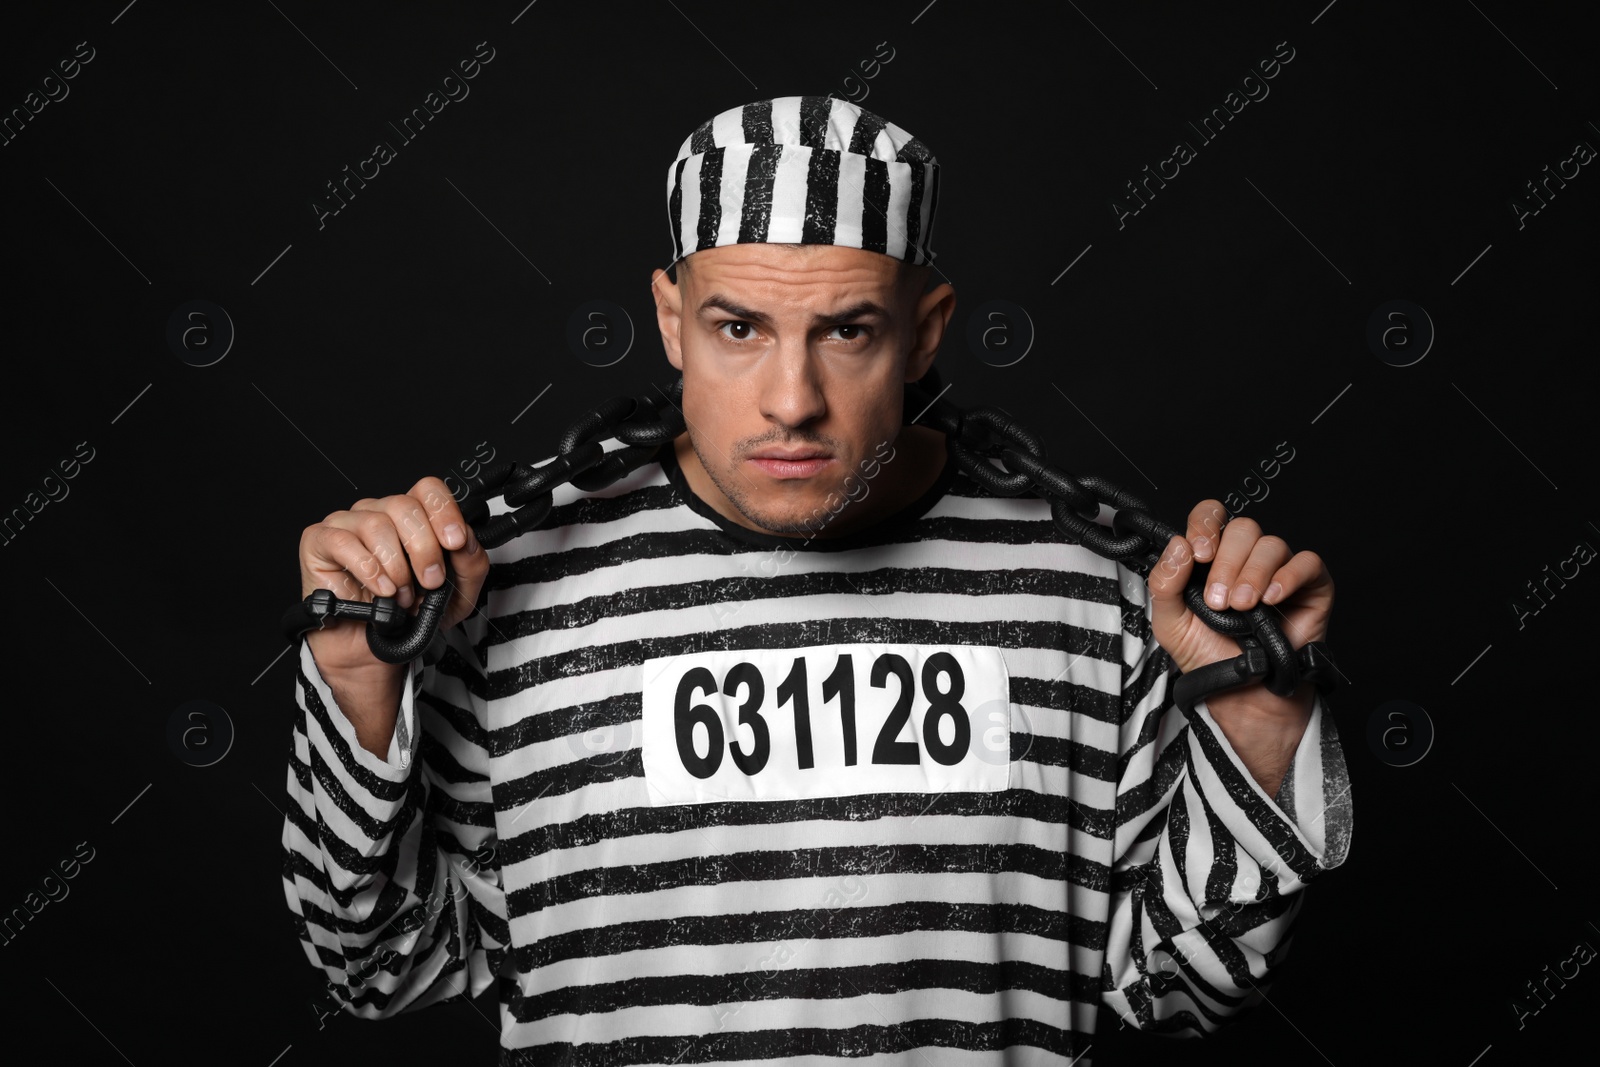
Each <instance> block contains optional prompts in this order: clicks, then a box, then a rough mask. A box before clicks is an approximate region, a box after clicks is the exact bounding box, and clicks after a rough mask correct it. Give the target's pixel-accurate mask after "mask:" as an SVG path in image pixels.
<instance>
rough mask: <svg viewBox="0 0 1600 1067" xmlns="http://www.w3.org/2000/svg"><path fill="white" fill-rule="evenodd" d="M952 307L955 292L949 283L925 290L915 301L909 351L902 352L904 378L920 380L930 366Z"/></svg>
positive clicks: (947, 323)
mask: <svg viewBox="0 0 1600 1067" xmlns="http://www.w3.org/2000/svg"><path fill="white" fill-rule="evenodd" d="M955 310H956V291H955V288H954V287H953V286H951V285H950V283H949V282H945V283H943V284H941V285H937V286H935V287H934V288H932V289H930V290H928V291H927V292H926V293H924V294H922V297H921V299H919V300H918V301H917V309H916V311H915V312H914V313H913V315H912V325H911V350H910V352H908V353H907V354H906V381H908V382H915V381H918V380H920V379H921V378H922V376H923V375H924V374H927V373H928V368H929V367H931V366H933V357H934V356H936V355H938V354H939V342H940V341H942V340H943V339H944V331H945V327H947V326H948V325H949V324H950V316H951V315H953V314H955Z"/></svg>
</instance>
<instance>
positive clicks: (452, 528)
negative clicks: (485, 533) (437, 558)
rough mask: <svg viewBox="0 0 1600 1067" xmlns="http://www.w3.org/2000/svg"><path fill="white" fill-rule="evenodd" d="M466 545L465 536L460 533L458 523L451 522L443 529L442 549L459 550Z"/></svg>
mask: <svg viewBox="0 0 1600 1067" xmlns="http://www.w3.org/2000/svg"><path fill="white" fill-rule="evenodd" d="M465 543H466V535H465V534H463V533H462V532H461V526H460V524H459V523H454V522H452V523H451V524H450V525H448V526H446V527H445V528H444V547H446V548H460V547H461V546H462V545H463V544H465Z"/></svg>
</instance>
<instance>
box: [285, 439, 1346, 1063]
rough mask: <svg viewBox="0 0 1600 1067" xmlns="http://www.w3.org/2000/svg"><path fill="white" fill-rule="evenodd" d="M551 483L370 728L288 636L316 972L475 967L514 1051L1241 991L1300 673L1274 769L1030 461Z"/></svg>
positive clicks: (382, 1000) (990, 1033)
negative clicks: (889, 499)
mask: <svg viewBox="0 0 1600 1067" xmlns="http://www.w3.org/2000/svg"><path fill="white" fill-rule="evenodd" d="M609 444H612V445H614V444H615V442H609ZM890 459H892V456H890V457H886V458H885V461H886V462H887V461H888V460H890ZM869 485H870V483H869ZM869 491H870V489H869ZM555 505H556V506H555V507H554V508H553V510H552V511H551V514H550V516H549V518H548V519H547V520H546V521H545V523H544V524H543V525H542V526H541V527H540V528H539V529H536V530H533V531H530V532H528V533H526V534H524V535H522V536H520V537H518V538H516V539H515V540H513V541H510V542H508V543H507V544H505V545H504V546H501V547H500V548H497V549H493V550H491V559H492V561H493V564H494V566H493V569H492V570H491V572H490V578H489V582H488V585H487V587H486V592H485V599H484V600H481V601H480V606H481V607H482V608H483V610H481V611H479V612H478V613H476V614H474V615H473V616H472V617H471V618H469V619H468V620H467V621H466V622H464V623H463V624H462V625H461V626H458V627H456V628H455V629H453V630H451V631H450V632H449V635H448V648H447V650H446V651H445V652H444V654H443V655H442V657H440V658H439V659H438V660H437V661H436V662H433V663H426V662H424V661H423V660H421V659H419V660H416V661H413V662H412V664H411V665H410V667H409V668H408V671H409V673H408V683H407V685H406V687H405V695H404V696H403V698H402V700H401V707H400V716H399V719H398V722H397V725H396V730H395V735H394V738H393V740H392V742H391V744H390V747H389V751H388V758H387V759H379V758H378V757H376V756H374V755H373V754H371V753H369V752H367V751H365V750H364V749H362V748H360V746H359V745H358V744H357V743H356V741H355V735H354V731H353V730H352V728H351V726H350V725H349V723H348V722H347V720H346V719H345V718H344V716H343V714H342V713H341V712H340V711H339V710H338V707H337V705H336V704H335V702H334V699H333V696H332V694H331V692H330V690H329V689H328V687H327V685H326V684H325V682H324V681H323V679H322V678H321V676H320V675H319V673H318V671H317V669H316V664H315V661H314V660H313V658H312V657H311V655H310V652H309V651H308V649H307V648H306V646H304V645H303V644H302V646H301V649H300V660H299V672H298V675H297V681H296V694H295V695H296V702H297V704H298V705H299V707H300V708H301V710H302V715H301V716H299V718H298V721H297V724H296V726H295V729H294V735H293V755H292V758H291V760H290V765H289V774H288V789H289V794H290V798H291V801H292V802H291V804H290V805H289V809H288V810H289V815H288V818H287V820H286V822H285V825H284V833H283V846H284V864H283V881H284V889H285V892H286V894H287V897H288V903H289V907H290V910H291V911H292V912H293V913H294V916H295V923H296V926H297V928H298V931H299V934H300V937H301V939H302V941H303V944H304V947H305V950H306V953H307V955H308V957H309V958H310V960H311V962H312V963H313V964H314V965H315V966H317V967H319V968H321V969H322V970H323V971H324V972H325V973H326V975H327V978H328V981H329V983H330V985H329V994H330V998H333V999H330V1001H329V1003H330V1006H331V1005H332V1004H333V1003H334V1002H335V1000H336V1001H337V1002H338V1003H339V1004H342V1005H343V1007H344V1009H345V1010H348V1011H350V1012H352V1013H354V1014H356V1015H359V1016H362V1017H367V1018H378V1017H383V1016H387V1015H392V1014H394V1013H396V1012H399V1011H403V1010H407V1009H410V1008H416V1007H420V1006H423V1005H426V1004H430V1003H433V1002H435V1001H439V1000H444V999H447V998H449V997H452V996H456V995H460V994H461V993H463V992H465V991H467V990H469V989H470V991H471V993H472V994H473V995H476V994H478V993H480V992H482V991H483V990H484V989H485V988H487V986H488V985H489V983H490V982H491V981H492V980H494V979H495V978H496V977H498V979H499V997H500V1005H501V1007H500V1015H501V1024H502V1038H501V1043H502V1046H503V1049H504V1051H503V1053H502V1063H509V1064H535V1063H539V1064H544V1063H573V1064H607V1065H611V1064H669V1063H677V1064H687V1063H703V1062H717V1063H728V1062H739V1063H743V1062H756V1061H762V1062H771V1061H781V1062H785V1063H796V1064H824V1063H843V1062H844V1061H845V1060H849V1061H850V1062H851V1063H870V1064H888V1063H912V1062H915V1063H918V1064H924V1063H926V1064H931V1065H935V1067H945V1065H954V1064H980V1065H981V1064H1067V1063H1069V1062H1072V1061H1073V1059H1074V1057H1075V1056H1079V1055H1081V1054H1083V1053H1084V1052H1085V1051H1086V1050H1087V1048H1088V1046H1089V1044H1090V1043H1091V1042H1092V1040H1093V1036H1094V1030H1095V1022H1096V1016H1097V1012H1098V1010H1099V1007H1100V1005H1101V1004H1102V1003H1104V1004H1107V1005H1110V1007H1111V1008H1112V1009H1113V1010H1114V1011H1116V1012H1117V1013H1118V1014H1119V1015H1120V1016H1121V1017H1123V1018H1124V1019H1125V1020H1126V1021H1128V1022H1129V1023H1130V1024H1132V1025H1136V1026H1138V1027H1141V1028H1144V1029H1151V1030H1164V1031H1172V1032H1175V1033H1180V1034H1182V1033H1189V1034H1193V1033H1203V1032H1209V1031H1211V1030H1213V1029H1215V1028H1216V1027H1217V1026H1218V1025H1220V1024H1221V1023H1223V1022H1224V1021H1226V1019H1227V1018H1228V1017H1229V1016H1232V1015H1234V1014H1235V1013H1237V1012H1239V1011H1240V1010H1241V1009H1243V1008H1245V1007H1247V1006H1248V1005H1250V1004H1252V1003H1254V1002H1255V1001H1257V1000H1259V999H1260V993H1259V991H1258V990H1259V988H1260V987H1261V986H1262V984H1263V980H1264V977H1265V976H1266V974H1267V971H1268V969H1269V962H1271V963H1276V962H1277V961H1279V960H1281V959H1282V957H1283V954H1284V951H1285V948H1286V946H1287V944H1288V940H1289V937H1290V931H1291V927H1292V924H1293V922H1294V919H1295V916H1296V915H1297V914H1298V911H1299V906H1300V903H1301V902H1302V900H1303V899H1304V898H1303V896H1302V895H1301V893H1300V890H1301V889H1302V887H1303V884H1304V882H1305V881H1306V880H1308V879H1309V878H1310V877H1311V876H1313V875H1314V874H1316V873H1318V872H1319V871H1321V870H1323V869H1326V868H1329V867H1333V866H1337V865H1338V864H1339V863H1341V862H1343V860H1344V857H1345V854H1346V852H1347V850H1348V847H1349V839H1350V826H1351V824H1350V812H1351V807H1350V796H1349V784H1348V778H1347V776H1346V767H1345V762H1344V757H1343V755H1342V752H1341V750H1340V745H1339V741H1338V737H1337V734H1336V732H1335V730H1334V724H1333V719H1332V716H1331V715H1330V714H1329V713H1328V712H1327V710H1326V707H1325V705H1324V704H1323V702H1322V699H1321V697H1320V696H1319V697H1318V699H1317V702H1316V704H1315V706H1314V710H1313V715H1312V719H1311V724H1310V727H1309V728H1308V730H1307V731H1306V734H1305V736H1304V738H1303V740H1302V741H1301V743H1300V746H1299V748H1298V750H1297V752H1296V754H1295V757H1294V760H1293V764H1292V767H1291V769H1290V771H1289V774H1288V776H1287V778H1286V779H1285V781H1284V784H1283V786H1282V788H1281V789H1280V791H1279V793H1278V795H1277V797H1276V798H1269V797H1268V796H1267V795H1266V794H1265V793H1264V792H1263V791H1262V790H1261V788H1260V787H1259V785H1257V783H1256V782H1255V781H1254V779H1253V778H1251V776H1250V775H1249V773H1248V772H1247V771H1246V769H1245V768H1244V765H1243V764H1242V763H1241V762H1240V760H1239V759H1238V757H1237V755H1236V754H1235V753H1234V752H1233V750H1232V749H1231V748H1230V747H1229V745H1228V742H1227V741H1226V739H1225V738H1224V736H1223V735H1222V733H1221V732H1220V730H1219V729H1218V728H1217V726H1216V724H1215V722H1214V720H1213V719H1212V718H1211V716H1210V713H1209V711H1208V710H1206V709H1205V705H1204V702H1200V703H1198V704H1197V705H1196V711H1195V714H1194V715H1193V716H1192V717H1185V716H1184V715H1183V713H1182V712H1181V711H1180V710H1179V709H1177V708H1176V707H1175V706H1174V705H1173V704H1172V703H1171V700H1170V697H1169V680H1170V678H1171V677H1173V674H1172V670H1171V660H1170V658H1169V657H1168V656H1167V655H1166V654H1165V652H1164V651H1162V650H1161V648H1160V646H1159V645H1158V644H1156V643H1155V641H1154V639H1153V637H1152V636H1151V628H1150V614H1149V600H1148V590H1147V588H1146V585H1145V582H1144V579H1143V578H1141V577H1139V576H1138V575H1137V574H1135V573H1134V572H1132V571H1130V570H1128V569H1127V568H1126V567H1124V566H1122V565H1120V564H1115V563H1112V562H1110V561H1108V560H1105V559H1103V558H1101V557H1099V556H1097V555H1095V554H1094V553H1092V552H1090V551H1089V550H1087V549H1085V548H1083V547H1081V546H1079V545H1074V544H1067V543H1064V542H1063V541H1062V540H1061V538H1060V535H1059V534H1058V533H1057V532H1056V530H1055V527H1054V526H1053V524H1052V523H1051V521H1050V518H1049V510H1048V506H1047V504H1046V503H1045V502H1044V501H1042V500H1040V499H1037V498H1033V497H1022V498H1010V499H1005V498H997V497H994V496H993V495H992V494H990V493H988V492H987V491H986V490H984V489H983V488H982V487H981V486H979V485H978V484H977V483H975V482H973V481H972V480H970V479H969V478H968V477H967V476H966V475H965V474H964V473H962V472H961V471H960V470H959V469H958V468H957V466H956V465H955V464H954V463H947V464H946V469H945V471H944V472H943V474H942V475H941V477H940V480H939V481H938V482H937V483H936V484H935V485H934V486H932V487H931V488H930V489H929V491H928V492H927V493H926V494H925V495H924V496H923V497H922V498H921V499H919V500H918V501H916V502H914V503H913V504H912V505H910V506H908V507H907V508H905V509H904V510H902V511H901V512H899V513H897V514H896V515H895V516H893V517H891V518H890V519H889V520H886V521H884V522H882V523H879V524H877V525H875V526H873V527H871V528H870V529H866V530H861V531H857V532H855V533H852V534H850V535H848V536H847V537H844V538H837V539H835V538H826V539H817V540H813V541H809V542H807V543H805V544H804V545H803V547H801V548H799V549H798V550H794V549H793V547H792V546H794V545H796V544H798V543H800V541H803V539H794V538H789V539H778V538H773V537H769V536H766V535H762V534H758V533H755V532H753V531H750V530H746V529H744V528H742V527H738V526H736V525H734V524H732V523H731V522H729V521H727V520H726V519H723V518H722V517H720V516H718V515H716V513H715V512H714V511H712V510H711V509H710V507H709V506H708V505H706V504H705V503H704V502H703V501H701V500H700V499H699V498H697V497H695V496H694V495H693V494H692V493H691V492H690V491H689V489H688V487H687V484H686V483H685V482H684V480H683V475H682V471H681V470H680V469H679V468H678V466H677V464H676V462H675V460H674V458H673V457H672V455H671V449H670V448H668V449H663V454H662V455H661V457H660V459H659V461H658V462H652V463H649V464H647V465H645V466H643V467H641V468H640V469H638V470H637V471H635V472H634V473H632V474H630V475H629V476H627V477H626V478H624V479H623V480H621V481H619V482H617V483H616V484H614V485H612V486H610V487H608V488H606V489H604V490H601V491H599V492H595V493H585V492H580V491H579V490H577V489H575V488H573V487H572V486H570V485H564V486H561V487H560V488H558V489H557V490H556V494H555ZM504 510H505V506H504V503H503V501H495V502H494V504H493V507H492V511H493V512H494V513H495V514H499V513H501V512H503V511H504ZM1107 514H1108V512H1107V511H1106V510H1105V509H1103V510H1102V518H1104V517H1105V516H1106V515H1107ZM777 546H788V547H783V548H780V547H777ZM852 657H854V658H852ZM941 657H942V658H941ZM801 659H805V660H806V663H807V665H808V668H809V669H810V670H812V673H811V674H810V675H809V682H807V680H806V677H807V676H806V675H804V674H798V671H799V668H798V667H791V666H789V665H790V664H798V662H799V661H800V660H801ZM735 660H738V661H741V662H740V663H738V664H736V665H733V666H729V664H732V663H733V661H735ZM869 660H870V674H871V677H870V678H869ZM916 662H920V663H921V665H922V670H921V673H920V676H918V673H917V671H916V670H914V669H906V670H901V667H902V665H904V664H908V663H916ZM846 663H854V664H855V666H854V667H853V668H851V669H850V670H844V669H843V668H841V667H840V666H839V665H840V664H846ZM697 665H698V666H697ZM963 665H964V666H963ZM830 669H831V670H832V671H833V673H832V674H830V675H829V676H828V678H827V680H826V681H824V680H823V678H822V675H823V673H824V672H825V671H827V670H830ZM785 670H788V671H789V676H788V677H787V678H780V676H779V675H780V672H782V671H785ZM852 671H853V674H852ZM697 672H699V673H697ZM963 672H964V673H963ZM797 674H798V677H799V680H800V683H801V684H799V685H795V684H792V683H794V682H795V678H796V676H797ZM957 674H961V676H962V680H963V681H964V686H965V687H964V688H963V685H961V684H957V678H956V676H957ZM846 675H849V676H850V677H849V678H847V677H845V676H846ZM891 676H893V677H891ZM850 678H853V679H854V681H853V682H852V681H851V680H850ZM847 682H848V683H849V684H850V685H851V686H853V687H854V688H853V690H852V693H853V696H852V700H853V704H852V705H851V707H850V709H849V712H850V713H849V716H848V717H847V716H846V701H845V696H846V694H845V689H846V688H847V686H846V683H847ZM830 684H831V685H832V686H833V688H832V690H831V691H830V689H829V685H830ZM785 685H787V686H788V688H787V689H785ZM897 691H898V692H900V693H902V695H903V694H904V693H912V694H913V698H912V699H911V700H910V701H909V703H907V702H906V701H904V700H902V698H901V697H900V696H896V695H895V694H896V693H897ZM686 692H687V694H688V695H687V696H685V693H686ZM997 694H998V696H997ZM985 696H987V697H988V699H987V700H986V701H985V700H980V698H983V697H985ZM902 703H906V706H907V707H908V708H911V709H912V710H911V711H906V712H904V714H903V715H902V717H901V719H900V723H901V724H902V725H903V726H904V727H905V728H904V729H901V730H900V731H899V733H898V734H896V733H895V730H894V728H893V727H894V723H892V722H891V719H892V718H893V715H894V714H895V712H896V710H897V709H899V708H900V705H901V704H902ZM891 705H892V707H891ZM752 709H753V710H752ZM802 711H804V712H805V715H804V716H802V714H801V712H802ZM791 713H792V714H791ZM696 716H699V717H701V718H716V719H717V720H718V721H716V722H709V721H698V722H697V721H696ZM957 720H962V721H964V722H965V723H966V729H965V733H963V731H962V726H961V722H958V721H957ZM686 722H687V723H688V725H687V726H685V723H686ZM919 722H920V723H921V725H922V729H921V730H920V731H919V730H918V729H917V725H918V723H919ZM930 722H932V723H933V725H932V726H930V725H929V723H930ZM847 723H848V725H847ZM852 736H853V737H854V738H855V740H850V738H851V737H852ZM802 737H803V738H804V742H803V744H802V742H801V738H802ZM718 743H721V745H722V747H721V748H718V747H717V745H718ZM652 746H654V747H652ZM896 753H900V755H901V756H906V755H907V754H909V757H908V758H907V759H900V758H897V757H896V755H895V754H896ZM974 754H976V755H974ZM723 757H726V758H723ZM869 757H870V758H869ZM880 757H885V758H880ZM808 761H809V763H810V766H809V767H808V766H807V763H808ZM712 763H715V764H716V767H715V769H714V771H711V772H708V774H706V775H702V774H701V772H702V771H707V768H708V767H709V766H710V765H711V764H712ZM919 776H920V777H919ZM924 778H925V779H926V780H925V781H924V780H923V779H924ZM907 783H912V784H909V785H908V784H907ZM330 1010H331V1008H330ZM913 1049H915V1050H916V1052H914V1053H913V1052H911V1051H910V1050H913ZM1076 1062H1077V1063H1079V1064H1086V1063H1088V1062H1089V1060H1088V1058H1087V1057H1084V1058H1083V1059H1079V1060H1077V1061H1076Z"/></svg>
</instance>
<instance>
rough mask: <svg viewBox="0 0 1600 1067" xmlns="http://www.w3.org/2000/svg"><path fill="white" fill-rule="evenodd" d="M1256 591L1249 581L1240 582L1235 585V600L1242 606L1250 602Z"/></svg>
mask: <svg viewBox="0 0 1600 1067" xmlns="http://www.w3.org/2000/svg"><path fill="white" fill-rule="evenodd" d="M1254 592H1255V589H1254V587H1252V586H1251V585H1250V584H1249V583H1248V582H1240V583H1239V584H1238V585H1236V586H1234V587H1233V602H1234V603H1235V604H1237V605H1239V606H1240V607H1241V608H1242V607H1244V606H1245V605H1246V604H1248V603H1249V602H1250V596H1251V594H1252V593H1254Z"/></svg>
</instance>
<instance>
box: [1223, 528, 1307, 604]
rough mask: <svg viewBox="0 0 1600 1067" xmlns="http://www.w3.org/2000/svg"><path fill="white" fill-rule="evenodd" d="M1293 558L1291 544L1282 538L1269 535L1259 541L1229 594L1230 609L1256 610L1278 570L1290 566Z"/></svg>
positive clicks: (1251, 550) (1253, 547)
mask: <svg viewBox="0 0 1600 1067" xmlns="http://www.w3.org/2000/svg"><path fill="white" fill-rule="evenodd" d="M1291 555H1293V553H1291V552H1290V551H1289V543H1288V542H1287V541H1285V540H1284V539H1283V538H1281V537H1276V536H1274V535H1273V534H1267V535H1265V536H1263V537H1262V538H1261V539H1260V540H1258V541H1256V543H1255V545H1254V546H1252V547H1251V549H1250V556H1249V558H1247V559H1246V560H1245V561H1244V566H1243V567H1241V568H1240V570H1239V578H1238V580H1237V581H1235V582H1234V583H1233V588H1232V589H1231V590H1230V591H1229V593H1228V606H1229V607H1231V608H1234V609H1235V610H1237V611H1249V610H1250V609H1251V608H1253V607H1255V606H1256V601H1257V600H1259V599H1261V596H1262V592H1263V590H1265V589H1266V588H1267V585H1268V583H1269V582H1271V581H1272V579H1273V576H1274V575H1275V574H1276V573H1277V571H1278V568H1279V567H1282V566H1283V565H1284V564H1285V563H1287V562H1288V561H1289V557H1290V556H1291Z"/></svg>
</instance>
